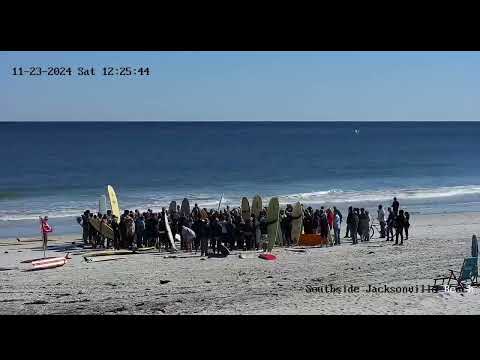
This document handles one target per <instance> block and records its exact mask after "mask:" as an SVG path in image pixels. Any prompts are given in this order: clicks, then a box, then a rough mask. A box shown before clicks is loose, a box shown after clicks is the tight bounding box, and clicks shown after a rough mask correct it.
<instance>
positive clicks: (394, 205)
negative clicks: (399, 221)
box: [392, 197, 400, 216]
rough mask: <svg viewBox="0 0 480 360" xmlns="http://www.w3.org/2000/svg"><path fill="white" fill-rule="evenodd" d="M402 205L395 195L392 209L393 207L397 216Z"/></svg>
mask: <svg viewBox="0 0 480 360" xmlns="http://www.w3.org/2000/svg"><path fill="white" fill-rule="evenodd" d="M399 207H400V203H399V202H398V200H397V198H396V197H394V198H393V203H392V209H393V213H394V214H395V216H397V215H398V208H399Z"/></svg>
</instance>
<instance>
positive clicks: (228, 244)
mask: <svg viewBox="0 0 480 360" xmlns="http://www.w3.org/2000/svg"><path fill="white" fill-rule="evenodd" d="M392 209H393V210H392ZM165 215H166V216H165ZM300 217H301V216H297V217H295V216H293V207H292V205H287V206H286V208H285V209H282V210H280V216H279V222H280V224H279V225H280V226H279V229H280V233H279V236H278V241H277V245H280V246H285V247H289V246H292V245H296V244H295V243H294V239H293V238H292V223H293V221H294V220H295V219H298V218H300ZM90 218H98V219H100V220H101V222H103V223H105V224H107V225H109V226H110V227H111V228H112V229H113V234H114V236H113V239H108V238H105V237H103V236H102V235H101V234H100V233H98V232H97V231H96V230H95V229H94V228H93V226H91V224H90ZM165 218H167V221H168V225H169V228H170V231H171V233H172V236H171V238H173V239H175V238H179V239H180V244H181V245H180V249H181V250H186V251H189V252H193V251H195V253H196V252H198V251H200V253H201V255H202V256H204V255H207V254H208V253H209V251H210V250H211V252H212V253H213V254H220V253H221V252H222V249H224V248H227V249H228V250H261V249H263V250H265V249H266V245H267V243H268V226H269V225H270V224H272V223H273V222H269V221H268V219H267V208H263V209H262V210H261V211H260V212H259V214H258V216H255V215H254V214H251V215H249V216H243V217H242V214H241V209H240V208H234V209H230V207H229V206H227V207H226V208H225V209H223V210H222V211H220V210H215V209H210V210H207V209H205V208H204V209H200V207H199V206H198V204H195V206H194V207H193V209H192V210H191V212H190V213H185V212H182V211H181V209H180V207H177V209H168V210H167V209H166V208H162V210H161V212H154V211H152V210H151V209H148V210H147V211H146V212H142V213H141V212H139V211H138V210H135V211H130V210H125V211H124V213H123V214H122V215H121V216H120V219H117V218H116V217H115V216H114V215H113V214H112V212H111V211H110V210H107V213H106V214H101V213H97V214H94V213H92V212H90V211H89V210H86V211H85V212H84V214H83V215H82V216H81V217H79V218H78V222H79V224H80V225H81V226H82V228H83V241H84V243H86V244H87V243H88V244H91V245H92V246H93V247H104V248H111V247H113V248H115V249H127V248H134V247H136V248H142V247H144V248H145V247H156V248H158V249H160V248H165V249H166V250H171V249H172V247H173V246H174V243H173V241H171V238H170V236H169V234H168V231H167V226H166V224H165ZM377 219H378V222H379V224H380V227H381V232H380V237H381V238H385V237H387V241H393V238H394V235H393V230H395V236H396V242H395V244H398V238H399V236H400V237H401V244H403V232H405V235H406V238H407V239H408V227H409V214H408V212H407V213H404V211H403V210H399V204H398V201H397V200H396V199H394V203H393V204H392V208H388V218H387V217H386V216H385V212H384V210H383V207H382V205H379V207H378V211H377ZM342 222H343V216H342V213H341V212H340V211H339V210H338V209H337V208H336V207H333V209H330V208H327V209H324V207H323V206H322V207H321V208H320V209H316V210H314V209H313V208H312V207H307V208H306V209H304V210H303V224H302V225H303V232H304V233H305V234H320V235H321V236H322V237H324V238H325V239H328V243H329V244H330V245H339V244H340V243H341V240H340V229H341V224H342ZM370 222H371V219H370V215H369V213H368V211H366V210H365V209H363V208H361V209H358V208H353V207H350V208H349V212H348V216H347V230H346V234H345V238H348V237H350V238H351V239H352V244H357V243H358V237H359V238H360V241H369V240H370V236H369V231H370ZM357 235H358V237H357Z"/></svg>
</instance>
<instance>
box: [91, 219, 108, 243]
mask: <svg viewBox="0 0 480 360" xmlns="http://www.w3.org/2000/svg"><path fill="white" fill-rule="evenodd" d="M88 221H89V222H90V225H92V226H93V228H94V229H95V230H96V231H98V232H99V233H100V235H102V236H104V237H106V238H107V239H110V240H113V238H114V236H113V229H112V228H111V227H110V226H109V225H107V224H105V223H102V221H101V220H100V219H99V218H90V219H89V220H88Z"/></svg>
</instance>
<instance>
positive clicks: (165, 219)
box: [163, 213, 177, 250]
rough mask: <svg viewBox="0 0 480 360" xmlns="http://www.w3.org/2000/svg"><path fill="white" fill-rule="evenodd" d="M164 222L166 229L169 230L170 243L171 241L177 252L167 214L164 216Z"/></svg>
mask: <svg viewBox="0 0 480 360" xmlns="http://www.w3.org/2000/svg"><path fill="white" fill-rule="evenodd" d="M163 220H164V221H165V228H166V229H167V236H168V241H170V245H172V249H173V250H177V248H176V247H175V241H174V240H173V235H172V229H171V228H170V224H169V223H168V217H167V214H166V213H165V215H164V219H163Z"/></svg>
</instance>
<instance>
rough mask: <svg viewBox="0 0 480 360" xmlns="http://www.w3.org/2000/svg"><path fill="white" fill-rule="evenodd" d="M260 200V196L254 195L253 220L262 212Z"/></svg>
mask: <svg viewBox="0 0 480 360" xmlns="http://www.w3.org/2000/svg"><path fill="white" fill-rule="evenodd" d="M262 206H263V205H262V198H261V197H260V195H255V196H254V197H253V200H252V214H254V215H255V218H256V219H258V216H259V215H260V211H262Z"/></svg>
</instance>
